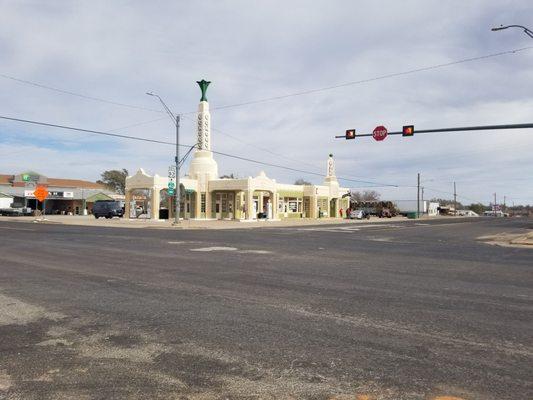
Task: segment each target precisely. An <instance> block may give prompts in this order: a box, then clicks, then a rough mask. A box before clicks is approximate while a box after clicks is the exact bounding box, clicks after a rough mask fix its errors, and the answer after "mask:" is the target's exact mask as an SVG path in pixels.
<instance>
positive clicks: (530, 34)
mask: <svg viewBox="0 0 533 400" xmlns="http://www.w3.org/2000/svg"><path fill="white" fill-rule="evenodd" d="M507 28H520V29H523V30H524V33H525V34H526V35H528V36H529V37H530V38H532V39H533V31H532V30H531V29H528V28H526V27H525V26H522V25H506V26H503V25H500V26H499V27H496V28H492V29H491V31H493V32H496V31H502V30H504V29H507Z"/></svg>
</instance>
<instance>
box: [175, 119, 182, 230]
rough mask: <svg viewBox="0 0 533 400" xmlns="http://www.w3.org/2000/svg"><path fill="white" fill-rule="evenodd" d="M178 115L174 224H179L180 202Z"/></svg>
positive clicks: (178, 126)
mask: <svg viewBox="0 0 533 400" xmlns="http://www.w3.org/2000/svg"><path fill="white" fill-rule="evenodd" d="M179 143H180V115H179V114H178V115H176V158H175V162H176V210H175V214H176V215H174V224H175V225H179V223H180V200H181V188H180V145H179Z"/></svg>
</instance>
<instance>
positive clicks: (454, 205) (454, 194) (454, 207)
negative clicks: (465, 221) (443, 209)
mask: <svg viewBox="0 0 533 400" xmlns="http://www.w3.org/2000/svg"><path fill="white" fill-rule="evenodd" d="M453 213H454V214H455V215H457V188H456V186H455V181H454V182H453Z"/></svg>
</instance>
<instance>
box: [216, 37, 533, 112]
mask: <svg viewBox="0 0 533 400" xmlns="http://www.w3.org/2000/svg"><path fill="white" fill-rule="evenodd" d="M530 49H533V46H528V47H522V48H519V49H513V50H507V51H502V52H498V53H492V54H486V55H483V56H479V57H471V58H465V59H461V60H456V61H451V62H448V63H443V64H436V65H430V66H427V67H421V68H415V69H411V70H407V71H402V72H395V73H391V74H385V75H379V76H376V77H373V78H367V79H361V80H357V81H351V82H344V83H339V84H337V85H332V86H325V87H321V88H316V89H309V90H303V91H301V92H295V93H290V94H286V95H281V96H273V97H266V98H263V99H257V100H250V101H246V102H243V103H235V104H228V105H224V106H219V107H213V108H212V110H223V109H227V108H233V107H242V106H247V105H251V104H259V103H266V102H269V101H274V100H282V99H287V98H289V97H295V96H304V95H307V94H311V93H318V92H324V91H328V90H333V89H338V88H342V87H346V86H353V85H360V84H363V83H369V82H374V81H379V80H382V79H389V78H395V77H398V76H404V75H411V74H415V73H418V72H425V71H430V70H434V69H439V68H444V67H450V66H452V65H458V64H464V63H468V62H472V61H479V60H485V59H488V58H494V57H500V56H503V55H508V54H515V53H518V52H521V51H525V50H530Z"/></svg>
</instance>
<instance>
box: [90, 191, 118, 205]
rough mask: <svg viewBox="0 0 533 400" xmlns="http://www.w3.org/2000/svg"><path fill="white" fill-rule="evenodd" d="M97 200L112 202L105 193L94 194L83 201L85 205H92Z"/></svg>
mask: <svg viewBox="0 0 533 400" xmlns="http://www.w3.org/2000/svg"><path fill="white" fill-rule="evenodd" d="M98 200H113V198H112V197H110V196H108V195H107V194H105V193H96V194H93V195H92V196H89V197H87V198H86V199H85V201H86V202H87V203H94V202H95V201H98Z"/></svg>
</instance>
